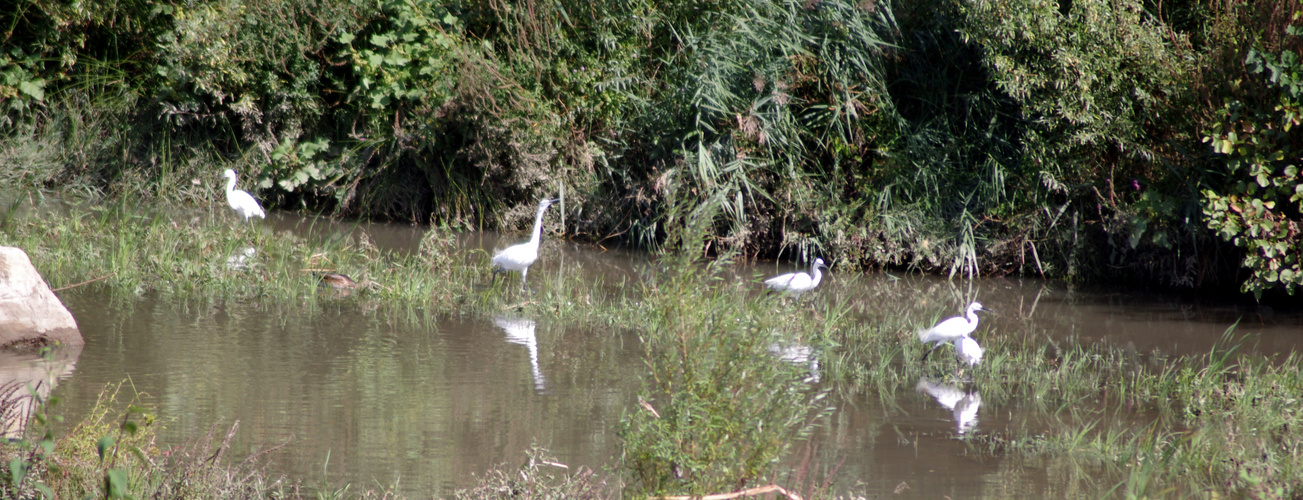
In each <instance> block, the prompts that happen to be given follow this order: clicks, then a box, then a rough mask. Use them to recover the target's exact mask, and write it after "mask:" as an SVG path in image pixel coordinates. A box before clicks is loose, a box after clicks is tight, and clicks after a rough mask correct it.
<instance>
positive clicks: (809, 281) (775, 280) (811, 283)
mask: <svg viewBox="0 0 1303 500" xmlns="http://www.w3.org/2000/svg"><path fill="white" fill-rule="evenodd" d="M821 267H822V268H824V269H827V268H828V266H826V265H824V263H823V259H814V263H813V264H811V265H810V272H809V273H805V272H796V273H787V274H783V275H779V276H774V277H772V278H769V279H767V280H765V286H766V287H769V289H770V290H773V291H775V292H786V293H793V294H796V296H797V297H798V298H799V297H800V296H801V294H803V293H805V292H808V291H810V290H814V287H817V286H819V281H820V280H822V279H823V273H821V272H819V268H821ZM811 276H813V277H811Z"/></svg>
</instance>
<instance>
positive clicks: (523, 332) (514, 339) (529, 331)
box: [493, 316, 547, 392]
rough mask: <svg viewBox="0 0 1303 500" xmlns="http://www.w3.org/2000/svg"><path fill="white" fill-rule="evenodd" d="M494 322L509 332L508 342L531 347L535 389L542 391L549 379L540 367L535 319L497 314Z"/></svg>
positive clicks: (530, 363)
mask: <svg viewBox="0 0 1303 500" xmlns="http://www.w3.org/2000/svg"><path fill="white" fill-rule="evenodd" d="M493 324H494V325H497V327H498V328H501V329H502V331H503V333H506V334H507V342H510V343H512V344H516V345H523V346H525V348H526V349H529V365H530V367H531V368H533V370H534V389H535V390H537V391H539V392H542V391H543V390H544V389H545V388H546V387H547V380H546V379H544V378H543V370H541V369H539V367H538V337H536V336H535V335H534V329H535V327H536V324H535V323H534V320H532V319H516V318H508V317H506V316H497V317H494V318H493Z"/></svg>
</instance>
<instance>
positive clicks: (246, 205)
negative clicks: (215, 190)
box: [222, 168, 267, 220]
mask: <svg viewBox="0 0 1303 500" xmlns="http://www.w3.org/2000/svg"><path fill="white" fill-rule="evenodd" d="M222 175H223V176H225V177H226V179H227V181H226V203H227V204H228V205H230V206H231V208H233V209H235V213H237V214H240V216H241V217H244V220H249V218H250V217H257V218H259V219H265V218H267V214H266V213H265V212H263V211H262V207H261V206H259V205H258V200H255V199H253V195H251V194H249V193H248V192H245V191H241V190H239V189H235V171H234V170H231V169H229V168H228V169H226V172H223V173H222Z"/></svg>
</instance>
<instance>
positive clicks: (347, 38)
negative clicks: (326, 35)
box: [339, 33, 357, 43]
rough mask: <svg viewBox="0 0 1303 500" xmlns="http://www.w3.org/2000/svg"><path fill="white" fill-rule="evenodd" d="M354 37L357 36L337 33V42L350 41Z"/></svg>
mask: <svg viewBox="0 0 1303 500" xmlns="http://www.w3.org/2000/svg"><path fill="white" fill-rule="evenodd" d="M355 38H357V37H356V36H353V34H352V33H342V34H340V35H339V43H352V42H353V39H355Z"/></svg>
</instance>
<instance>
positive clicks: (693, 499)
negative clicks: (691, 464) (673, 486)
mask: <svg viewBox="0 0 1303 500" xmlns="http://www.w3.org/2000/svg"><path fill="white" fill-rule="evenodd" d="M765 493H778V494H780V495H783V496H785V497H787V499H788V500H802V499H801V495H797V494H796V493H792V492H790V491H787V490H786V489H784V488H783V487H782V486H779V485H776V484H771V485H767V486H757V487H755V488H747V489H745V490H741V491H734V492H732V493H716V494H714V495H706V496H692V495H679V496H665V497H653V498H656V499H658V500H731V499H733V498H741V497H752V496H756V495H763V494H765Z"/></svg>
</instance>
